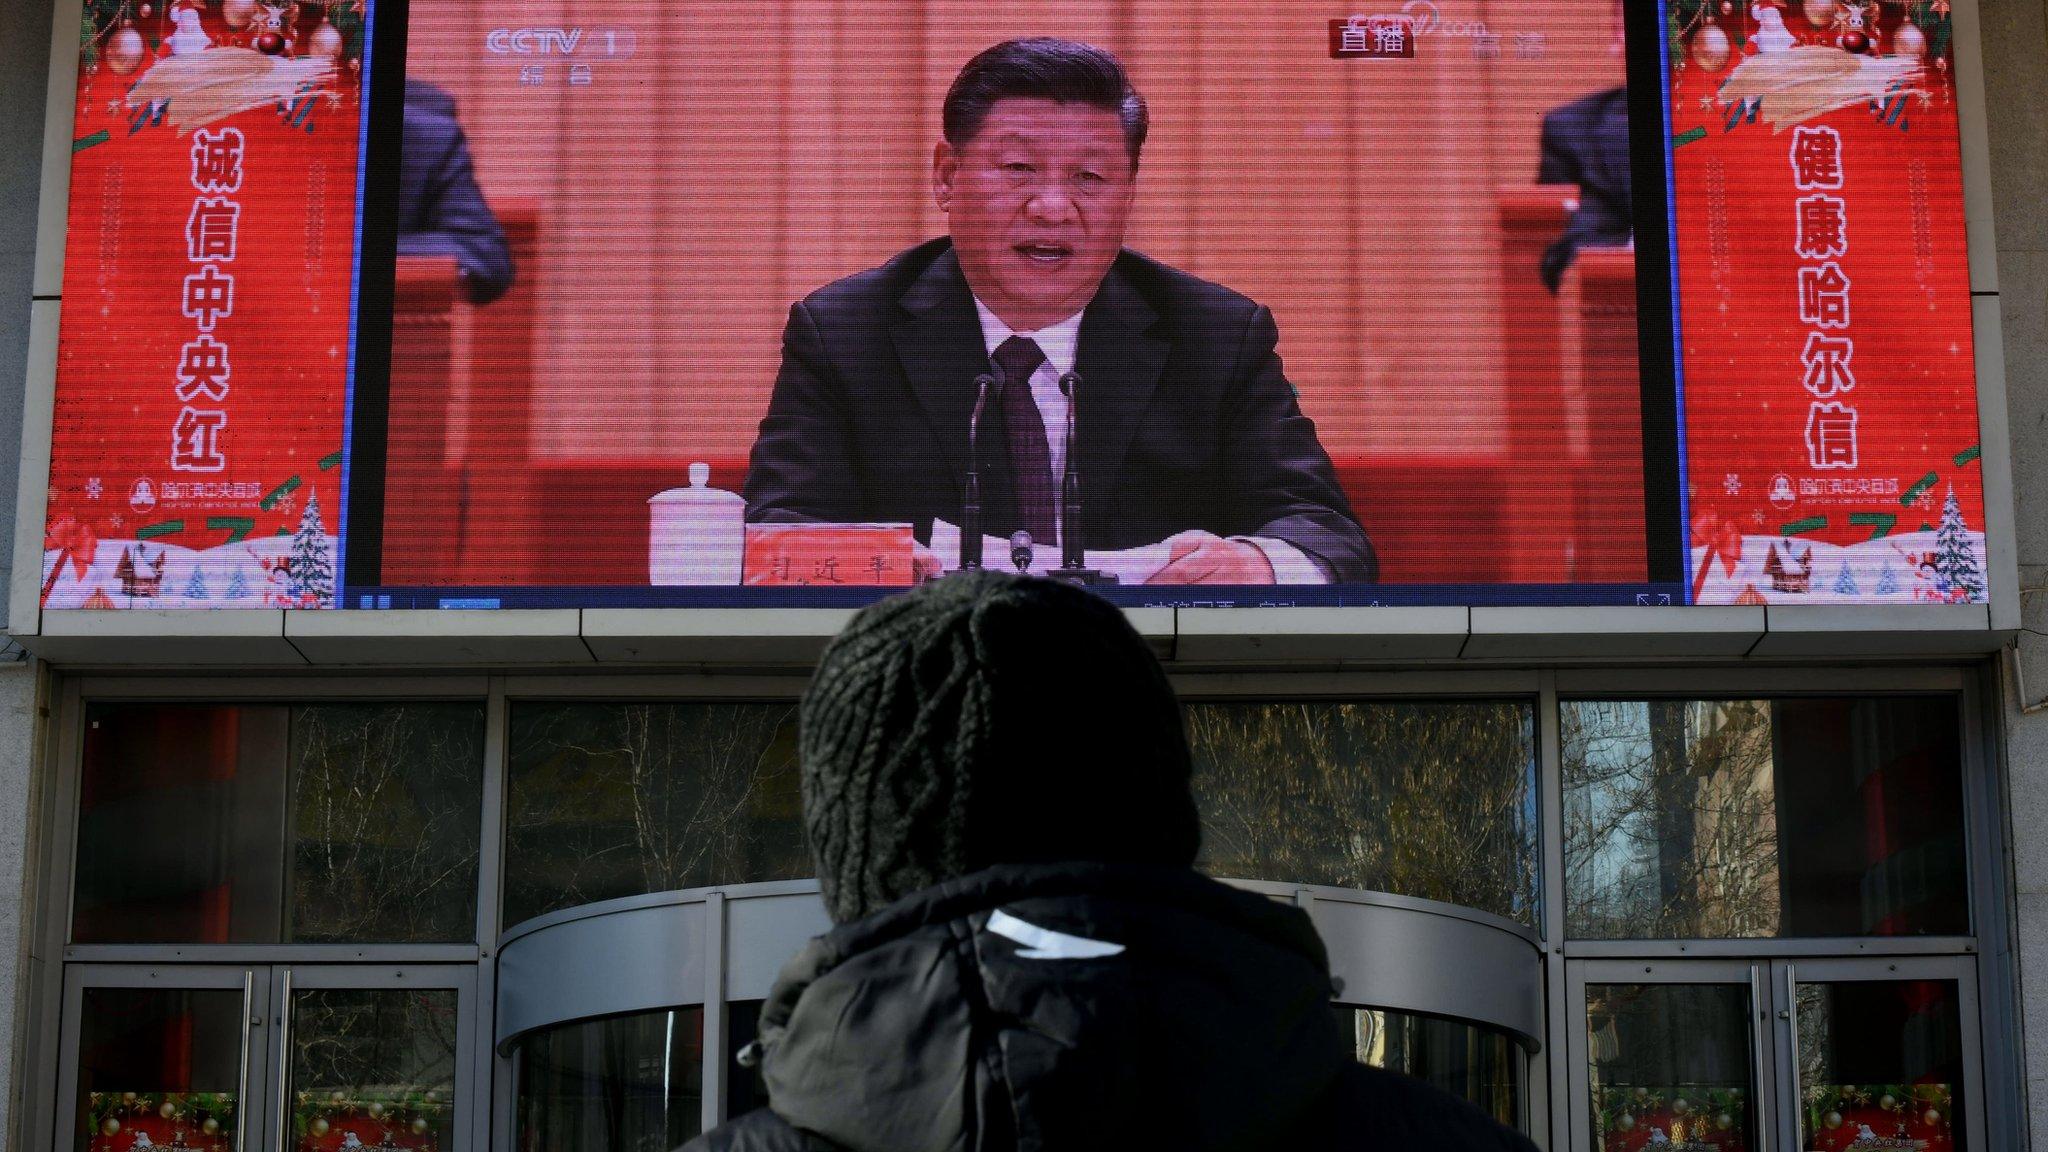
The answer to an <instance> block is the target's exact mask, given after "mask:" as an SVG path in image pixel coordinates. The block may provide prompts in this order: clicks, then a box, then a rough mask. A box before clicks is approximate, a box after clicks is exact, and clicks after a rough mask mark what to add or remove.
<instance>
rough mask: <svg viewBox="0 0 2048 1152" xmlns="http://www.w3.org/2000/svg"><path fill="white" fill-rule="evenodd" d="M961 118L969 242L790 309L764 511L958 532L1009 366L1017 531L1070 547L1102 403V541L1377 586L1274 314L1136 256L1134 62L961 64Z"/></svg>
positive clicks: (1293, 579) (959, 192)
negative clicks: (1077, 483) (988, 384)
mask: <svg viewBox="0 0 2048 1152" xmlns="http://www.w3.org/2000/svg"><path fill="white" fill-rule="evenodd" d="M943 118H944V128H945V133H944V134H945V139H944V140H943V141H942V142H941V143H939V144H938V146H937V148H936V150H935V153H934V157H933V165H932V188H933V193H934V195H935V197H936V199H937V201H938V205H939V208H940V209H941V210H942V211H944V212H945V213H946V214H947V218H948V225H949V226H948V231H949V232H950V233H951V234H950V236H948V237H945V238H942V239H938V240H933V241H929V242H927V243H924V244H921V245H919V246H917V247H915V248H912V249H910V250H909V251H907V252H903V253H901V254H899V255H898V256H896V257H895V258H894V259H892V260H890V261H889V262H888V263H886V264H884V265H882V266H881V267H879V268H876V269H872V270H870V271H867V272H863V273H860V274H859V275H856V276H852V277H849V278H848V279H845V280H841V281H839V282H838V283H835V284H831V285H828V286H826V287H824V288H822V289H820V290H818V291H817V292H814V293H812V294H811V295H810V296H808V297H806V298H805V299H804V300H803V301H801V302H800V303H798V304H797V305H795V306H794V307H793V308H792V309H791V310H790V318H789V325H788V327H787V328H786V329H785V331H784V334H783V353H782V370H781V372H780V373H779V375H778V376H777V378H776V381H775V390H774V394H773V396H772V397H771V398H770V400H769V405H768V414H767V416H766V417H765V418H764V419H763V420H762V422H761V430H760V435H759V438H758V439H757V440H756V441H755V443H754V451H753V459H752V463H751V467H750V468H749V470H748V473H747V483H746V498H747V516H748V519H749V520H751V521H754V522H759V523H802V522H807V521H815V522H862V521H893V522H903V521H909V522H910V523H911V524H912V525H913V526H914V527H915V528H916V530H917V531H918V533H919V534H920V535H921V536H923V535H925V534H926V533H928V531H929V529H930V525H931V522H932V521H933V520H946V521H950V522H955V523H957V522H958V520H959V519H960V509H961V498H962V492H963V484H964V480H965V476H966V469H967V456H968V422H969V414H970V413H971V412H972V410H973V409H974V406H975V401H976V398H977V393H978V390H977V386H976V383H975V381H976V378H977V377H979V376H982V375H984V374H988V375H990V376H992V377H994V378H996V379H997V380H999V381H1001V382H1002V386H1001V387H1000V388H999V389H996V390H994V391H993V392H992V393H991V398H990V400H989V402H988V406H987V411H986V412H985V414H984V417H983V420H982V423H981V425H980V436H979V444H980V457H981V460H982V469H981V472H982V484H983V506H984V509H985V516H986V528H987V529H988V530H989V531H990V532H991V533H992V534H995V535H998V536H1007V535H1009V534H1010V533H1011V532H1012V531H1014V530H1017V529H1022V530H1025V531H1028V532H1030V533H1031V536H1032V538H1033V540H1034V542H1035V543H1037V544H1039V545H1041V546H1044V547H1051V546H1053V544H1054V542H1055V541H1056V540H1057V539H1058V538H1059V536H1060V533H1061V532H1062V530H1063V528H1062V524H1061V518H1060V507H1059V493H1060V483H1059V479H1060V477H1061V476H1062V474H1063V469H1064V466H1065V443H1064V440H1065V437H1064V435H1063V430H1064V428H1065V423H1066V419H1067V415H1068V405H1069V404H1070V403H1076V402H1077V403H1078V408H1076V409H1074V425H1075V443H1076V448H1075V454H1076V465H1077V466H1078V467H1079V469H1080V470H1081V473H1082V475H1083V477H1084V485H1085V499H1084V502H1083V503H1084V506H1085V512H1084V523H1083V525H1082V527H1083V529H1084V538H1085V541H1086V544H1087V546H1088V547H1089V548H1090V549H1123V548H1134V547H1140V546H1144V545H1150V544H1157V543H1159V542H1161V541H1168V542H1169V548H1168V553H1167V554H1168V556H1169V557H1170V558H1171V559H1170V562H1169V563H1168V564H1167V565H1166V566H1165V567H1164V568H1163V569H1161V570H1159V571H1158V572H1157V574H1155V575H1153V576H1152V577H1151V578H1150V581H1151V582H1152V583H1157V584H1203V583H1213V584H1265V583H1281V584H1316V583H1327V582H1359V581H1369V580H1372V579H1373V578H1374V577H1375V575H1376V572H1377V562H1376V560H1375V558H1374V556H1373V551H1372V546H1371V544H1370V543H1369V542H1368V541H1367V540H1366V537H1365V532H1364V530H1363V529H1362V528H1360V527H1359V524H1358V520H1357V517H1356V516H1354V515H1353V514H1352V511H1351V507H1350V504H1349V502H1348V501H1347V500H1346V499H1345V496H1344V493H1343V490H1342V489H1341V488H1339V487H1338V485H1337V481H1336V476H1335V472H1334V470H1333V469H1332V467H1331V465H1330V458H1329V456H1328V455H1327V454H1326V453H1325V452H1324V451H1323V448H1322V445H1321V443H1320V442H1318V440H1317V439H1316V432H1315V425H1314V424H1313V423H1312V422H1311V421H1310V420H1309V419H1308V418H1307V417H1305V416H1303V415H1302V414H1301V410H1300V408H1299V406H1298V405H1297V404H1296V403H1295V398H1294V390H1293V388H1292V386H1290V385H1289V384H1288V382H1287V379H1286V377H1285V376H1284V375H1283V374H1282V372H1281V367H1280V358H1279V356H1278V355H1277V354H1276V352H1275V351H1274V348H1275V345H1276V343H1277V341H1278V338H1279V332H1278V329H1277V328H1276V327H1275V325H1274V323H1273V317H1272V314H1271V313H1269V312H1268V311H1267V310H1266V309H1265V308H1264V307H1261V306H1260V305H1258V304H1257V303H1255V302H1253V301H1251V300H1248V299H1246V298H1245V297H1243V296H1241V295H1239V294H1237V293H1235V292H1232V291H1230V290H1228V289H1225V288H1221V287H1218V286H1217V285H1214V284H1209V283H1206V282H1204V281H1201V280H1198V279H1196V278H1194V277H1192V276H1189V275H1187V274H1185V273H1182V272H1178V271H1176V270H1174V269H1172V268H1168V267H1166V266H1165V265H1163V264H1160V263H1157V262H1156V261H1153V260H1150V259H1147V258H1146V257H1144V256H1141V255H1139V254H1138V253H1136V252H1132V251H1129V250H1126V249H1124V248H1123V237H1124V229H1125V225H1126V223H1127V221H1128V220H1129V216H1130V210H1131V205H1132V201H1133V198H1134V195H1135V192H1136V187H1137V183H1136V182H1137V168H1138V155H1139V151H1140V149H1141V147H1142V146H1143V144H1144V140H1145V133H1146V128H1147V116H1146V110H1145V103H1144V100H1143V99H1142V98H1141V97H1140V96H1139V95H1138V94H1137V92H1136V91H1135V90H1134V89H1133V88H1132V87H1131V84H1130V81H1129V79H1128V78H1127V77H1126V75H1125V73H1124V70H1123V67H1122V65H1121V64H1119V63H1118V62H1117V60H1116V58H1115V57H1114V56H1111V55H1110V54H1109V53H1107V52H1104V51H1102V50H1101V49H1099V48H1094V47H1091V46H1089V45H1085V44H1077V43H1074V42H1071V41H1064V40H1051V39H1034V40H1013V41H1009V42H1006V43H1003V44H998V45H996V46H995V47H993V48H990V49H988V50H987V51H984V52H982V53H981V54H980V55H978V56H976V57H975V58H974V59H973V60H971V61H969V62H968V64H967V66H966V67H965V68H963V69H962V70H961V73H960V75H959V76H958V77H957V78H956V79H955V80H954V82H953V85H952V88H951V89H950V90H949V91H948V93H947V95H946V101H945V108H944V112H943ZM1068 373H1074V374H1076V375H1077V376H1078V378H1079V380H1080V383H1079V385H1078V386H1077V388H1076V389H1075V391H1074V393H1073V395H1072V397H1071V398H1070V396H1069V394H1068V392H1067V391H1066V390H1065V389H1064V388H1063V387H1062V378H1063V377H1064V376H1066V375H1067V374H1068ZM927 559H931V558H929V557H928V558H927ZM936 560H937V562H938V563H942V564H944V565H945V566H947V567H950V566H951V565H952V562H953V557H951V556H945V557H938V558H936Z"/></svg>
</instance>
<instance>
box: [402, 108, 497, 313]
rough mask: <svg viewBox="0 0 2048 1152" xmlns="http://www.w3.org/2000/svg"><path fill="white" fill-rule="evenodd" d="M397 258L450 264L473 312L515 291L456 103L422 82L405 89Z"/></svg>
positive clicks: (495, 221) (495, 223) (495, 224)
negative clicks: (446, 259) (431, 259)
mask: <svg viewBox="0 0 2048 1152" xmlns="http://www.w3.org/2000/svg"><path fill="white" fill-rule="evenodd" d="M398 254H399V255H400V256H453V257H454V258H455V266H456V268H457V269H458V270H459V273H460V275H461V277H462V287H463V293H464V295H466V296H468V297H469V301H470V303H472V304H489V303H490V302H491V301H493V300H496V299H497V298H498V297H500V296H503V295H504V294H505V293H506V292H507V291H509V290H511V287H512V251H511V249H510V248H508V247H507V246H506V244H505V230H504V229H503V228H501V227H499V226H498V218H497V217H496V216H494V215H492V214H491V206H490V205H489V204H487V203H485V202H484V194H483V190H482V189H480V188H478V187H477V186H476V172H475V169H474V168H473V166H472V165H471V164H470V159H469V142H468V140H467V139H466V138H465V137H464V136H463V134H462V122H461V121H460V120H458V119H457V118H456V115H455V97H453V96H450V95H449V94H448V93H446V92H444V91H442V90H441V89H440V88H437V87H435V86H434V85H432V84H429V83H427V82H426V81H424V80H413V79H408V80H406V82H405V129H404V134H403V136H402V137H401V138H400V145H399V160H398Z"/></svg>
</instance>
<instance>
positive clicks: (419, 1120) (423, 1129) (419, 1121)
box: [412, 1116, 427, 1136]
mask: <svg viewBox="0 0 2048 1152" xmlns="http://www.w3.org/2000/svg"><path fill="white" fill-rule="evenodd" d="M412 1134H413V1135H415V1136H425V1135H426V1134H427V1118H426V1117H424V1116H420V1117H416V1118H415V1119H414V1120H413V1122H412Z"/></svg>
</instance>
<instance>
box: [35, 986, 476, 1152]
mask: <svg viewBox="0 0 2048 1152" xmlns="http://www.w3.org/2000/svg"><path fill="white" fill-rule="evenodd" d="M87 988H163V989H173V990H181V991H182V990H188V989H189V990H195V991H201V990H215V991H231V990H236V989H239V990H241V992H242V1017H241V1018H242V1022H243V1023H242V1062H241V1085H240V1094H239V1097H238V1102H237V1106H236V1110H235V1116H236V1120H235V1127H236V1136H235V1145H234V1146H235V1148H236V1149H237V1152H289V1149H290V1140H289V1134H288V1133H287V1132H286V1130H285V1125H286V1123H287V1122H288V1121H289V1120H290V1117H291V1109H290V1108H289V1107H287V1106H286V1103H285V1094H286V1093H287V1092H288V1091H289V1083H290V1076H291V1060H290V1055H291V1053H290V1045H291V1032H292V1021H291V1019H290V1017H289V1015H288V1013H287V1012H286V1008H287V1006H288V1004H289V1002H290V998H291V994H292V992H293V991H295V990H297V991H308V990H316V989H362V990H384V989H390V990H405V989H448V990H452V991H453V992H454V993H455V1029H456V1032H455V1043H456V1048H455V1053H454V1069H453V1070H454V1078H455V1079H454V1095H453V1099H452V1101H451V1105H450V1111H451V1116H450V1121H449V1142H448V1145H447V1147H446V1148H445V1149H444V1152H468V1150H469V1149H472V1148H474V1147H476V1140H477V1136H476V1132H475V1130H474V1120H475V1117H476V1116H477V1111H476V1109H478V1108H479V1107H485V1106H486V1105H480V1104H479V1102H478V1101H477V1100H476V1098H475V1097H476V1065H475V1061H473V1060H470V1059H468V1056H467V1054H468V1053H469V1052H471V1051H473V1050H474V1048H475V1043H476V1036H477V1026H478V1024H477V998H476V968H475V967H474V966H473V965H461V964H319V963H315V964H295V963H290V962H278V963H271V964H236V965H229V964H70V965H66V966H65V970H64V995H63V1008H62V1015H61V1017H60V1023H59V1028H60V1032H59V1035H60V1037H61V1040H60V1042H59V1044H58V1055H57V1060H58V1064H57V1101H56V1104H57V1107H56V1112H55V1115H54V1117H53V1119H54V1121H55V1123H54V1125H53V1127H54V1129H55V1137H56V1143H55V1149H56V1152H83V1150H84V1148H85V1147H86V1146H87V1145H88V1144H89V1142H90V1137H89V1135H88V1136H87V1137H86V1141H85V1142H81V1141H80V1136H81V1135H82V1134H81V1133H79V1132H78V1131H77V1130H76V1125H77V1119H76V1117H77V1109H76V1100H77V1096H78V1044H79V1026H80V1024H81V1022H82V1015H83V1011H84V1002H85V990H86V989H87Z"/></svg>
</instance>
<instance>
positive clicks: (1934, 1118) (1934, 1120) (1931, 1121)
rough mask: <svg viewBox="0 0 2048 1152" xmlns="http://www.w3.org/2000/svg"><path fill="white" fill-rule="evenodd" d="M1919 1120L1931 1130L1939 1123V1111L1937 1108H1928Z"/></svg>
mask: <svg viewBox="0 0 2048 1152" xmlns="http://www.w3.org/2000/svg"><path fill="white" fill-rule="evenodd" d="M1920 1119H1922V1120H1924V1121H1926V1123H1927V1126H1928V1127H1929V1128H1932V1127H1934V1126H1935V1125H1936V1124H1939V1123H1941V1110H1940V1109H1939V1108H1929V1109H1928V1110H1927V1113H1926V1114H1925V1115H1923V1116H1921V1117H1920Z"/></svg>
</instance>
